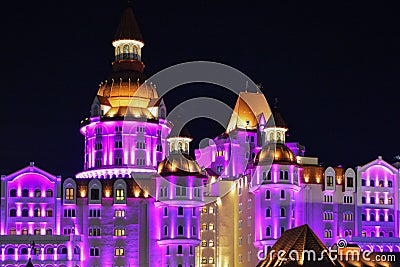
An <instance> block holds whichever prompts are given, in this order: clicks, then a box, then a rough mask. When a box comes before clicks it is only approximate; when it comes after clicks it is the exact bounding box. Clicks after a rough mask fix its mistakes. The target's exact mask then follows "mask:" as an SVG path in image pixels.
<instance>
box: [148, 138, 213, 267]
mask: <svg viewBox="0 0 400 267" xmlns="http://www.w3.org/2000/svg"><path fill="white" fill-rule="evenodd" d="M191 140H192V138H191V137H190V136H189V135H188V134H187V131H186V134H184V133H181V134H180V135H179V136H171V137H169V138H168V142H169V144H170V145H169V147H170V155H169V156H168V157H167V158H166V159H165V160H164V161H162V162H161V163H160V165H159V166H158V173H159V175H160V177H159V178H157V201H156V202H155V205H156V207H158V215H159V221H160V227H159V229H160V234H159V240H158V244H159V246H160V247H161V248H162V251H163V255H166V256H165V257H163V262H162V264H163V265H162V266H171V267H172V266H177V267H182V266H187V267H194V266H195V260H196V253H195V247H197V246H198V245H199V244H200V208H201V206H203V205H204V201H203V187H202V186H203V184H204V183H205V182H206V177H205V176H204V175H203V174H202V172H201V169H200V167H199V165H198V164H197V162H196V161H195V160H193V159H192V158H191V157H190V156H189V155H188V153H189V142H190V141H191Z"/></svg>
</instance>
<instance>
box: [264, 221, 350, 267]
mask: <svg viewBox="0 0 400 267" xmlns="http://www.w3.org/2000/svg"><path fill="white" fill-rule="evenodd" d="M270 251H271V252H272V251H273V252H274V253H267V257H266V259H265V260H264V261H262V262H260V263H259V264H258V265H257V266H258V267H270V266H303V267H307V266H312V267H314V266H315V267H317V266H324V267H336V266H342V265H341V264H340V263H338V262H337V261H333V260H332V259H331V258H330V257H329V256H328V254H327V253H326V252H327V251H328V249H327V248H326V246H325V245H324V244H323V243H322V242H321V240H320V239H319V238H318V237H317V235H316V234H315V233H314V232H313V231H312V230H311V228H310V227H309V226H308V225H307V224H305V225H302V226H299V227H296V228H293V229H290V230H287V231H286V232H284V233H283V234H282V236H281V237H280V238H279V239H278V241H276V243H275V245H274V246H273V247H272V248H271V250H270ZM280 251H285V255H282V252H280ZM292 251H293V252H292ZM294 251H295V252H296V253H297V254H298V255H299V257H298V259H296V260H295V261H292V260H291V258H296V257H297V254H296V253H294ZM308 251H313V252H315V255H316V257H315V259H313V255H311V256H310V258H309V254H308ZM323 251H324V252H323ZM278 252H280V253H279V255H278ZM291 252H292V253H291ZM270 254H271V255H270ZM321 255H322V256H321ZM290 256H292V257H290ZM321 258H322V259H321ZM284 259H286V260H284Z"/></svg>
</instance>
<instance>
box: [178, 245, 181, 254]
mask: <svg viewBox="0 0 400 267" xmlns="http://www.w3.org/2000/svg"><path fill="white" fill-rule="evenodd" d="M178 254H182V246H181V245H179V246H178Z"/></svg>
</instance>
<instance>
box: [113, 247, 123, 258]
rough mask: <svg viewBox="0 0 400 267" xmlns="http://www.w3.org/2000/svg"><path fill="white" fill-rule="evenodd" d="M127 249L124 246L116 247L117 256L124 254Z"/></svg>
mask: <svg viewBox="0 0 400 267" xmlns="http://www.w3.org/2000/svg"><path fill="white" fill-rule="evenodd" d="M124 255H125V250H124V249H123V248H116V249H115V256H124Z"/></svg>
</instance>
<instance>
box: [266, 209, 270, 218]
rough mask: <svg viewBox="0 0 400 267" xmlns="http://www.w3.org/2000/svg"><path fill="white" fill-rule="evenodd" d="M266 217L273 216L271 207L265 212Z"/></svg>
mask: <svg viewBox="0 0 400 267" xmlns="http://www.w3.org/2000/svg"><path fill="white" fill-rule="evenodd" d="M265 217H267V218H269V217H271V209H270V208H267V210H266V212H265Z"/></svg>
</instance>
